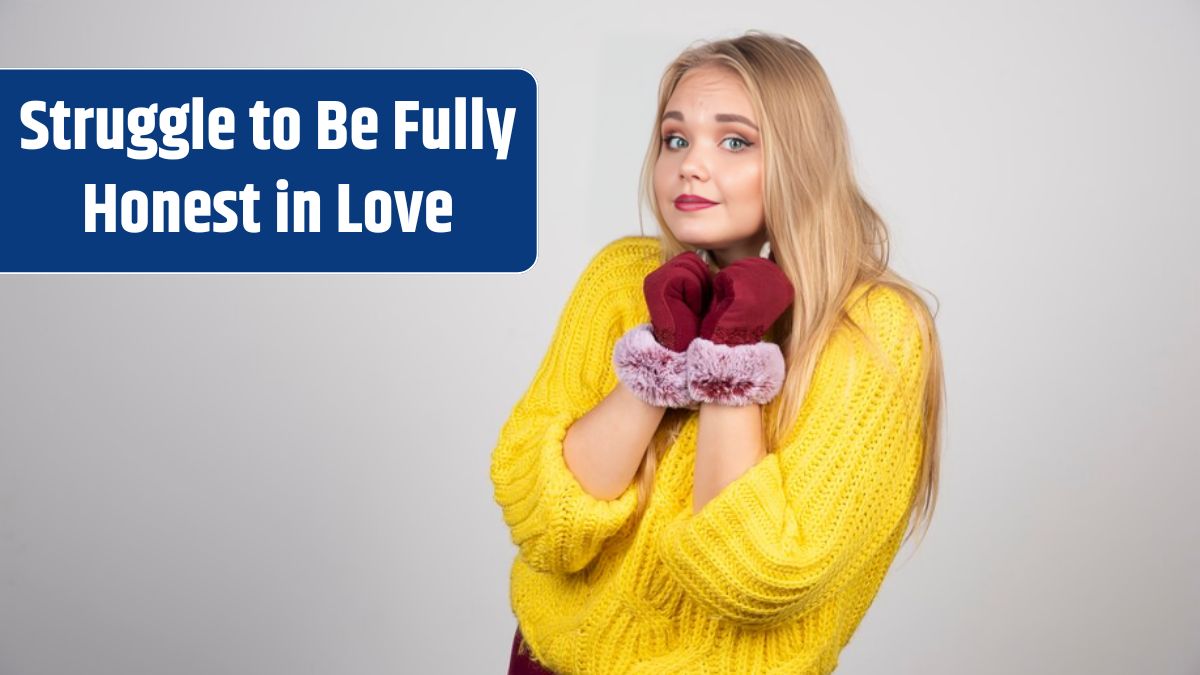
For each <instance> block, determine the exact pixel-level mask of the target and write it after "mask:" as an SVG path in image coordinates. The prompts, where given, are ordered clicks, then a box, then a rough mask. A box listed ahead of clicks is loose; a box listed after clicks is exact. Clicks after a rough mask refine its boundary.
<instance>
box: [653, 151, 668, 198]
mask: <svg viewBox="0 0 1200 675" xmlns="http://www.w3.org/2000/svg"><path fill="white" fill-rule="evenodd" d="M671 171H672V169H671V166H670V161H669V160H664V159H659V160H658V161H657V162H655V164H654V197H655V199H657V200H658V201H659V203H661V202H662V201H663V200H664V199H667V198H668V193H669V192H670V190H669V188H670V187H671V176H672V175H673V174H672V173H671Z"/></svg>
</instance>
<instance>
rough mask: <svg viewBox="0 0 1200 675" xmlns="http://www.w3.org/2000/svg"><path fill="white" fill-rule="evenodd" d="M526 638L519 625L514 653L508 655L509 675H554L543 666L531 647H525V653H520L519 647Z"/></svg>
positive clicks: (514, 642) (514, 640) (514, 638)
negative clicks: (531, 650) (534, 656)
mask: <svg viewBox="0 0 1200 675" xmlns="http://www.w3.org/2000/svg"><path fill="white" fill-rule="evenodd" d="M524 640H525V638H523V637H521V627H520V626H517V632H516V633H515V634H514V635H513V643H512V655H511V656H509V657H508V675H554V672H553V671H550V670H547V669H546V668H543V667H542V666H541V665H540V664H538V662H537V661H534V660H533V657H532V656H531V655H530V653H529V647H528V646H526V647H525V653H524V654H522V653H520V649H519V647H521V643H522V642H524Z"/></svg>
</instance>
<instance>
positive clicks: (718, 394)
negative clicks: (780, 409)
mask: <svg viewBox="0 0 1200 675" xmlns="http://www.w3.org/2000/svg"><path fill="white" fill-rule="evenodd" d="M687 367H688V390H689V391H690V392H691V395H692V398H693V399H694V400H696V401H701V402H705V403H719V404H721V405H730V406H735V405H738V406H740V405H749V404H751V403H757V404H759V405H763V404H766V403H768V402H769V401H770V400H771V399H773V398H775V396H776V395H777V394H778V393H779V390H780V389H781V388H782V387H783V376H784V370H785V364H784V360H783V351H781V350H780V349H779V345H777V344H775V343H773V342H757V343H753V344H744V345H736V346H732V347H731V346H729V345H723V344H717V343H714V342H712V341H711V340H706V339H704V338H699V337H698V338H696V339H695V340H692V343H691V344H690V345H688V350H687Z"/></svg>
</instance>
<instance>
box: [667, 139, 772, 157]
mask: <svg viewBox="0 0 1200 675" xmlns="http://www.w3.org/2000/svg"><path fill="white" fill-rule="evenodd" d="M675 139H679V140H681V141H683V142H684V143H687V141H686V140H684V138H683V137H682V136H679V135H678V134H667V135H665V136H663V137H662V143H663V145H664V146H665V147H666V149H667V150H678V149H679V148H678V147H676V146H673V145H671V141H672V140H675ZM725 141H735V142H737V143H739V144H740V147H737V148H730V150H731V151H732V152H734V153H739V152H744V151H745V150H746V149H747V148H749V147H750V146H752V145H754V144H753V143H751V142H750V141H747V140H746V139H744V138H741V137H740V136H728V137H726V138H724V139H722V140H721V142H722V143H724V142H725Z"/></svg>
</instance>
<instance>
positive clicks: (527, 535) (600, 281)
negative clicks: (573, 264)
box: [491, 240, 644, 573]
mask: <svg viewBox="0 0 1200 675" xmlns="http://www.w3.org/2000/svg"><path fill="white" fill-rule="evenodd" d="M642 250H644V246H642V247H638V246H636V245H634V244H631V243H629V242H627V241H625V240H618V241H617V242H615V243H612V244H609V245H608V246H607V247H605V249H604V250H602V251H601V252H600V253H599V254H597V255H596V256H595V257H594V258H593V259H592V261H591V262H590V263H589V264H588V267H587V269H585V270H584V272H583V274H582V275H581V276H580V278H579V280H578V281H577V282H576V284H575V287H574V289H573V290H572V291H571V294H570V297H569V298H568V300H567V303H566V306H565V308H564V309H563V311H562V314H561V316H560V318H559V320H558V326H557V328H556V329H555V331H554V336H553V339H552V341H551V344H550V347H549V349H548V350H547V352H546V354H545V356H544V357H543V359H542V362H541V365H540V366H539V367H538V369H537V372H536V374H535V375H534V378H533V382H532V383H531V384H530V385H529V387H528V389H527V390H526V391H525V393H524V395H523V396H521V398H520V400H519V401H518V402H517V404H516V406H515V407H514V408H513V410H512V413H511V414H510V416H509V418H508V420H507V421H506V422H505V423H504V425H503V427H502V429H501V431H500V437H499V440H498V442H497V444H496V447H495V449H494V450H493V452H492V459H491V479H492V483H493V485H494V487H495V501H496V503H497V504H499V505H500V507H501V508H502V510H503V513H504V521H505V522H506V523H507V524H508V526H509V528H510V530H511V535H512V541H513V543H514V544H516V545H517V547H518V549H519V555H520V556H521V557H522V558H523V559H524V560H525V562H527V563H528V564H529V565H530V566H531V567H533V568H535V569H537V570H539V571H543V572H554V573H573V572H577V571H579V570H581V569H583V568H584V567H585V566H587V564H588V563H589V562H591V561H592V560H593V559H594V558H596V556H597V555H598V554H599V552H600V550H601V548H602V546H603V545H604V543H605V541H606V540H608V539H609V538H611V537H612V536H613V535H614V534H616V533H617V532H618V531H619V530H620V529H621V527H622V526H623V525H624V524H625V523H626V522H627V521H628V520H629V518H630V516H631V515H632V513H633V512H634V509H635V507H636V506H637V498H638V495H637V485H636V483H635V482H631V483H630V485H629V487H627V488H626V489H625V491H624V492H623V493H622V494H621V495H620V496H618V497H617V498H615V499H612V500H607V499H599V498H596V497H594V496H592V495H591V494H590V493H588V492H586V491H585V490H584V488H583V486H582V485H580V483H579V481H578V480H577V479H576V478H575V475H574V474H573V473H572V472H571V470H570V469H569V468H568V467H567V464H566V461H565V460H564V458H563V439H564V438H565V437H566V434H567V429H568V428H569V427H570V426H571V424H573V423H574V422H575V421H576V420H577V419H579V418H580V417H583V415H584V414H586V413H587V412H588V411H590V410H591V409H592V408H594V407H595V406H596V404H597V403H599V402H600V401H601V400H602V399H603V398H604V397H605V396H606V395H607V394H608V392H610V391H611V390H612V388H613V386H615V384H616V376H615V374H614V372H613V367H612V363H611V361H612V350H613V347H614V346H615V344H616V341H617V340H618V339H619V337H620V334H621V330H622V327H623V325H624V324H625V323H629V322H631V321H634V320H635V318H634V317H630V316H627V315H628V313H629V311H630V308H631V307H633V306H636V301H637V300H639V299H640V298H641V281H642V279H641V278H640V277H639V276H638V275H637V274H636V273H635V272H634V266H631V265H630V264H628V263H629V260H630V259H631V252H633V253H636V252H637V251H642ZM643 304H644V303H643ZM631 325H632V324H631Z"/></svg>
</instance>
